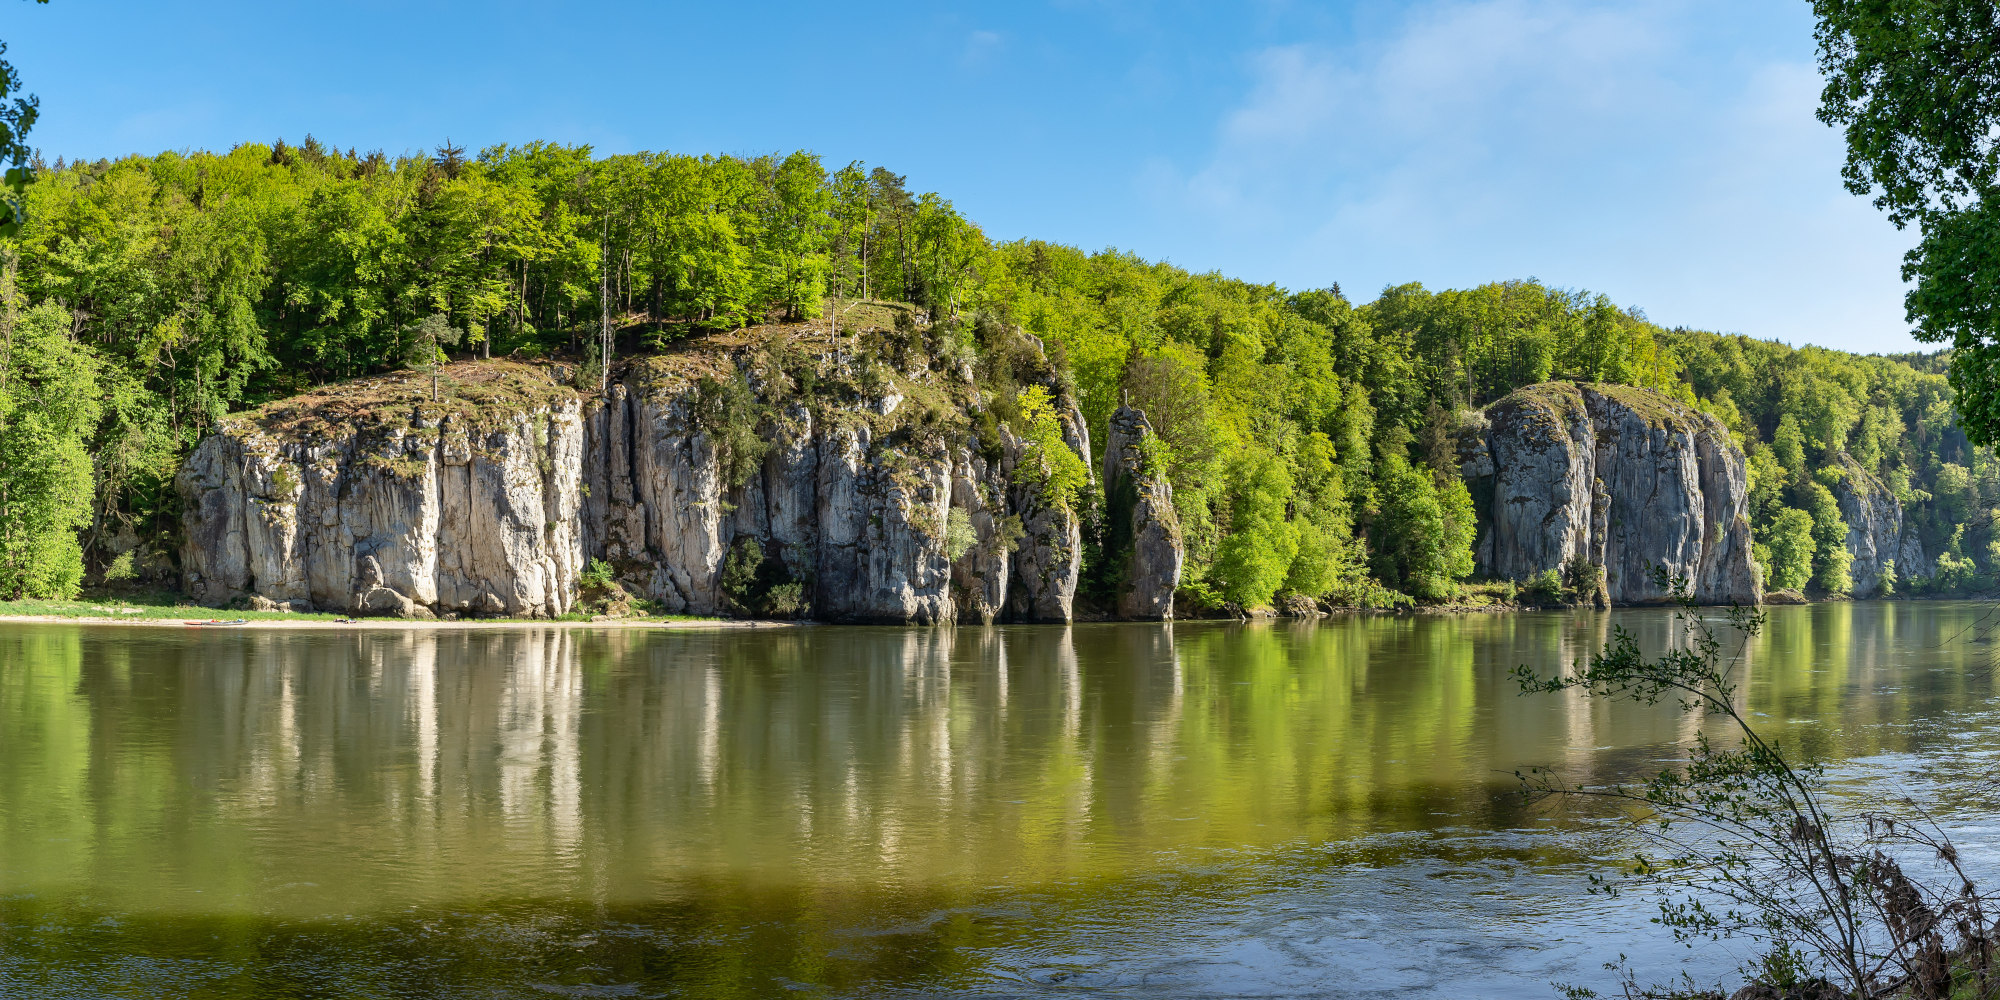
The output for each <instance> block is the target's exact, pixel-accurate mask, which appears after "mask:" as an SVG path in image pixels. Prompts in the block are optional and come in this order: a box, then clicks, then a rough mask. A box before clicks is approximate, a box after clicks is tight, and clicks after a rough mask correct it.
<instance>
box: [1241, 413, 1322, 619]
mask: <svg viewBox="0 0 2000 1000" xmlns="http://www.w3.org/2000/svg"><path fill="white" fill-rule="evenodd" d="M1229 483H1230V495H1231V497H1232V498H1233V502H1232V503H1231V504H1230V511H1229V533H1228V535H1226V536H1225V537H1224V538H1223V540H1222V545H1221V548H1220V549H1219V550H1218V551H1217V552H1216V557H1215V567H1214V577H1215V580H1216V583H1217V584H1218V589H1219V590H1220V592H1221V594H1222V596H1223V598H1224V599H1225V600H1228V601H1230V602H1232V603H1235V604H1237V605H1239V606H1241V607H1244V608H1257V607H1267V606H1269V605H1270V603H1271V598H1272V597H1273V596H1274V595H1276V594H1277V592H1278V588H1279V587H1281V586H1284V585H1285V582H1286V579H1287V577H1288V575H1289V574H1290V572H1291V569H1292V565H1293V563H1294V561H1295V560H1296V559H1297V557H1298V554H1299V532H1298V528H1297V526H1296V525H1294V524H1293V523H1292V522H1290V521H1287V520H1286V519H1285V508H1286V505H1287V504H1288V503H1289V501H1290V500H1291V498H1292V490H1293V483H1292V477H1291V474H1290V472H1289V471H1287V470H1286V468H1285V466H1284V463H1282V462H1280V461H1279V460H1278V458H1277V456H1275V455H1272V454H1270V453H1268V452H1265V451H1262V450H1261V449H1255V448H1251V449H1245V450H1244V452H1243V453H1242V454H1240V455H1238V456H1237V457H1236V459H1235V460H1234V461H1232V462H1231V463H1230V467H1229ZM1320 541H1321V544H1324V540H1323V539H1321V540H1320ZM1304 592H1305V593H1312V592H1311V591H1304Z"/></svg>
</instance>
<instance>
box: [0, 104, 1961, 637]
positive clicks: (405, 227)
mask: <svg viewBox="0 0 2000 1000" xmlns="http://www.w3.org/2000/svg"><path fill="white" fill-rule="evenodd" d="M40 173H41V177H40V180H39V181H38V182H37V183H36V184H35V185H33V187H32V188H31V191H30V195H31V198H30V202H29V208H30V217H29V223H28V225H27V226H26V228H25V229H24V230H23V232H22V233H21V235H20V236H19V238H18V239H16V240H13V241H11V242H9V243H6V244H5V245H4V253H5V268H4V271H5V274H4V284H0V298H4V314H0V326H4V332H5V340H4V345H0V596H14V595H18V594H31V595H62V594H67V593H72V592H74V591H75V590H76V589H77V587H78V586H79V585H80V584H82V583H84V582H98V581H104V580H112V581H115V580H118V579H121V578H130V577H133V576H144V575H146V574H148V573H152V574H158V575H161V576H168V575H170V573H171V565H170V561H171V556H170V553H171V551H172V544H171V543H172V538H173V533H174V532H175V531H176V530H177V524H178V519H177V511H176V508H175V504H176V503H177V501H176V499H175V497H174V493H173V490H172V488H171V482H172V478H173V475H174V471H175V469H176V467H177V465H178V463H179V462H180V460H181V458H182V457H183V456H184V455H185V454H186V452H187V450H188V448H189V447H190V446H191V445H192V444H193V442H194V441H196V440H197V438H198V437H199V436H200V435H201V434H202V432H203V430H204V428H206V427H208V426H210V425H211V424H213V423H214V422H215V421H216V420H217V419H218V418H219V417H221V416H222V415H223V414H225V413H227V412H230V411H233V410H238V409H241V408H244V407H247V406H251V405H254V404H258V403H261V402H264V401H268V400H272V399H276V398H280V397H285V396H288V395H292V394H296V393H299V392H301V391H303V390H306V389H308V388H311V387H313V386H316V385H322V384H325V383H327V382H330V381H336V380H341V379H346V378H351V377H355V376H360V375H366V374H370V373H375V372H381V371H384V370H389V369H395V368H401V367H407V366H413V365H414V366H418V367H425V366H428V365H431V364H434V363H435V362H436V361H437V360H438V354H439V351H440V349H441V348H443V349H446V350H450V351H452V352H454V353H455V354H456V356H460V357H463V356H468V355H471V356H492V355H515V356H520V357H535V356H542V355H549V354H563V355H566V356H571V357H574V358H576V359H578V360H582V361H584V362H585V367H586V368H588V367H590V366H592V365H595V364H596V363H597V354H596V352H597V350H598V344H599V342H600V332H601V331H602V330H603V329H604V328H606V327H609V328H610V329H611V330H612V331H613V333H614V338H613V343H614V349H615V350H616V351H617V352H618V353H620V354H629V353H632V352H644V351H648V350H654V349H657V348H660V347H662V346H664V345H667V344H670V343H672V342H674V341H677V340H680V339H683V338H688V337H699V336H702V335H704V333H706V332H711V331H719V330H726V329H732V328H736V327H740V326H743V325H746V324H752V323H759V322H771V321H786V320H800V319H808V318H813V317H826V316H828V315H829V313H831V314H832V316H833V318H834V320H835V322H839V320H840V316H841V315H842V314H845V313H847V312H848V311H849V310H850V309H851V308H852V305H853V303H856V302H858V301H862V300H870V299H875V300H894V301H902V302H908V303H913V304H915V305H916V306H918V307H919V308H920V309H921V310H923V311H924V312H926V313H927V314H928V315H929V316H930V317H931V318H932V322H933V323H934V324H943V325H944V327H945V328H947V329H949V330H952V331H955V334H956V336H958V337H959V338H960V339H961V341H962V342H963V344H964V346H965V347H967V348H968V349H970V350H972V351H975V352H979V351H982V350H983V349H984V347H985V345H987V344H989V343H992V342H994V337H993V332H994V331H998V330H1005V329H1007V328H1009V327H1012V326H1014V325H1019V326H1020V327H1023V328H1025V329H1026V330H1027V331H1028V332H1030V333H1033V334H1035V335H1036V336H1038V337H1040V338H1042V339H1043V340H1044V341H1045V342H1046V344H1047V345H1048V348H1049V350H1050V352H1051V353H1052V354H1053V355H1055V356H1056V357H1057V358H1058V360H1059V363H1060V365H1061V366H1062V368H1063V369H1064V371H1066V372H1067V374H1068V377H1069V378H1070V379H1071V380H1073V384H1074V387H1075V390H1076V394H1077V396H1078V398H1079V399H1080V400H1081V402H1082V406H1083V409H1084V413H1085V415H1086V416H1087V417H1088V418H1089V421H1088V422H1089V423H1090V424H1091V425H1093V426H1096V427H1102V426H1103V424H1104V421H1105V419H1106V417H1107V416H1108V415H1109V414H1110V412H1111V411H1112V410H1113V409H1114V408H1115V407H1116V406H1117V405H1118V404H1119V401H1120V400H1121V399H1122V398H1129V399H1130V400H1131V402H1132V403H1133V404H1134V405H1136V406H1139V407H1141V408H1143V409H1144V410H1145V411H1146V412H1147V413H1148V414H1149V415H1150V416H1151V418H1152V420H1153V422H1154V424H1155V425H1156V426H1157V428H1158V430H1159V432H1160V435H1161V437H1162V440H1163V443H1164V448H1163V449H1162V453H1161V454H1160V455H1159V458H1160V459H1161V460H1162V461H1163V462H1164V464H1165V467H1166V468H1167V469H1168V471H1169V474H1170V476H1171V480H1172V483H1173V487H1174V499H1175V504H1176V506H1177V507H1178V508H1180V511H1181V515H1182V516H1181V520H1182V523H1183V524H1184V525H1185V526H1187V528H1188V536H1189V537H1188V546H1189V552H1188V572H1187V576H1186V579H1187V580H1188V581H1189V583H1188V587H1189V588H1191V589H1192V590H1193V591H1195V592H1196V596H1198V597H1201V598H1204V599H1211V600H1216V601H1220V600H1231V601H1236V602H1239V603H1242V604H1244V605H1246V606H1247V605H1257V604H1264V603H1269V602H1272V601H1273V600H1274V599H1276V598H1278V597H1281V596H1283V595H1285V594H1287V593H1298V594H1304V595H1307V596H1313V597H1327V596H1331V597H1333V598H1334V599H1338V600H1367V601H1380V600H1394V599H1396V598H1395V596H1394V595H1393V594H1392V593H1390V592H1391V591H1397V592H1401V593H1405V594H1409V595H1413V596H1415V597H1416V598H1418V599H1422V600H1447V599H1450V598H1452V597H1454V596H1455V595H1456V594H1457V593H1458V591H1459V588H1460V581H1461V580H1462V579H1464V578H1465V577H1466V576H1467V575H1468V574H1469V573H1470V572H1471V568H1472V561H1471V558H1470V555H1469V546H1470V545H1471V543H1472V540H1473V539H1472V535H1473V526H1472V524H1471V517H1472V505H1471V502H1470V500H1469V498H1468V496H1467V493H1466V489H1465V486H1464V485H1463V484H1462V482H1461V481H1460V480H1459V477H1458V475H1457V468H1456V457H1455V453H1454V442H1455V439H1456V436H1457V429H1458V427H1459V426H1460V425H1461V423H1462V421H1463V420H1464V419H1465V418H1464V416H1463V415H1464V412H1465V411H1467V410H1469V409H1473V408H1477V407H1480V406H1483V405H1485V404H1487V403H1489V402H1491V401H1493V400H1495V399H1497V398H1499V397H1501V396H1503V395H1505V394H1507V393H1508V392H1509V391H1511V390H1512V389H1514V388H1516V387H1518V386H1522V385H1526V384H1530V383H1534V382H1540V381H1545V380H1549V379H1568V380H1576V381H1602V382H1617V383H1627V384H1632V385H1639V386H1646V387H1650V388H1653V389H1657V390H1659V391H1662V392H1665V393H1668V394H1671V395H1673V396H1676V397H1678V398H1681V399H1683V400H1686V401H1688V402H1691V403H1694V404H1696V405H1698V406H1700V407H1702V408H1704V409H1706V410H1708V411H1709V412H1711V413H1713V414H1715V415H1716V416H1718V417H1720V418H1721V419H1722V420H1723V421H1724V422H1725V423H1726V424H1727V425H1728V426H1729V428H1730V429H1731V430H1732V431H1733V432H1734V433H1735V434H1736V435H1737V437H1738V438H1739V439H1740V440H1741V442H1742V444H1743V445H1744V447H1745V449H1746V450H1747V451H1748V454H1749V459H1750V466H1749V467H1750V474H1751V478H1752V493H1753V508H1754V509H1753V527H1754V529H1755V530H1756V532H1757V533H1758V538H1759V546H1758V551H1759V556H1760V559H1761V560H1762V561H1763V562H1764V563H1765V568H1766V579H1767V581H1768V583H1769V585H1771V586H1774V587H1786V586H1810V587H1812V588H1815V589H1819V590H1822V591H1827V592H1841V591H1844V590H1846V589H1848V588H1849V586H1850V582H1849V581H1848V579H1847V574H1846V569H1845V561H1844V559H1843V558H1841V557H1840V556H1839V553H1838V550H1839V549H1840V547H1841V545H1842V539H1844V537H1845V535H1846V530H1847V529H1846V525H1845V524H1844V523H1842V522H1841V514H1840V510H1839V508H1838V506H1837V504H1836V503H1835V502H1834V499H1833V496H1832V494H1831V492H1830V490H1829V485H1830V484H1831V483H1832V482H1833V481H1835V480H1836V479H1837V478H1838V477H1841V476H1848V475H1873V476H1876V477H1879V478H1880V479H1882V480H1883V481H1884V482H1886V483H1887V484H1888V486H1889V487H1890V489H1892V490H1893V491H1894V492H1895V494H1896V495H1897V496H1898V497H1900V498H1901V499H1902V501H1903V502H1904V504H1905V505H1906V506H1907V507H1908V509H1909V510H1910V512H1911V517H1912V519H1913V521H1914V523H1915V524H1916V525H1917V527H1918V531H1919V533H1920V535H1921V537H1922V540H1923V542H1924V545H1925V548H1926V551H1927V552H1930V553H1942V555H1941V556H1939V557H1938V560H1937V563H1936V564H1935V565H1933V566H1925V567H1900V568H1899V572H1900V575H1901V576H1902V577H1903V580H1902V582H1901V584H1900V586H1901V588H1902V589H1903V590H1904V591H1905V592H1907V591H1909V590H1911V589H1913V588H1914V589H1917V590H1929V591H1938V590H1947V591H1948V590H1958V589H1965V588H1972V587H1983V586H1990V585H1991V584H1992V581H1993V578H1994V576H1995V574H1996V571H2000V467H1996V465H1995V463H1994V459H1993V456H1992V454H1991V453H1990V452H1988V451H1986V450H1984V449H1975V448H1972V447H1970V446H1968V444H1967V442H1966V439H1965V437H1964V435H1963V434H1961V433H1960V432H1959V431H1958V430H1957V429H1956V427H1955V425H1954V419H1953V413H1952V397H1951V393H1950V390H1949V388H1948V387H1947V386H1946V384H1945V380H1944V378H1943V377H1942V375H1940V374H1938V373H1939V371H1941V365H1942V362H1941V360H1940V359H1939V357H1938V356H1936V355H1928V356H1922V355H1908V356H1901V357H1894V358H1885V357H1860V356H1856V355H1852V354H1846V353H1843V352H1838V351H1828V350H1821V349H1818V348H1804V349H1793V348H1790V347H1786V346H1783V345H1780V344H1774V343H1769V342H1764V341H1758V340H1753V339H1749V338H1747V337H1742V336H1720V335H1716V334H1710V333H1702V332H1696V331H1688V330H1681V329H1672V330H1670V329H1665V328H1662V327H1660V326H1657V325H1655V324H1653V323H1651V322H1648V321H1647V320H1646V319H1645V318H1644V317H1643V315H1642V314H1640V313H1639V312H1637V311H1636V310H1630V309H1621V308H1619V307H1617V306H1615V305H1613V304H1612V303H1611V302H1610V301H1609V300H1607V299H1606V298H1605V297H1603V296H1601V295H1592V294H1589V293H1585V292H1578V291H1568V290H1563V289H1559V288H1553V287H1548V286H1544V285H1542V284H1539V283H1536V282H1533V281H1511V282H1502V283H1496V284H1491V285H1485V286H1481V287H1479V288H1473V289H1468V290H1462V291H1442V292H1433V291H1430V290H1427V289H1425V288H1423V287H1422V286H1420V285H1415V284H1411V285H1402V286H1397V287H1391V288H1387V289H1383V290H1382V291H1381V292H1380V293H1379V294H1378V295H1377V296H1376V297H1375V299H1374V300H1373V301H1371V302H1368V303H1366V304H1356V303H1355V302H1353V301H1352V300H1350V299H1349V298H1348V297H1347V296H1346V295H1345V294H1343V293H1342V291H1341V290H1340V289H1339V287H1338V286H1335V285H1329V287H1327V288H1323V289H1310V290H1303V291H1291V290H1287V289H1283V288H1279V287H1277V286H1275V285H1268V284H1256V283H1253V282H1249V281H1244V280H1240V279H1236V278H1228V277H1224V276H1222V275H1219V274H1191V273H1189V272H1186V271H1184V270H1181V269H1179V268H1176V267H1173V266H1171V265H1168V264H1162V263H1153V262H1148V261H1146V260H1143V259H1141V258H1139V257H1137V256H1134V255H1132V254H1129V253H1125V252H1121V251H1117V250H1105V251H1101V252H1097V253H1086V252H1083V251H1080V250H1077V249H1074V248H1071V247H1067V246H1061V245H1056V244H1051V243H1045V242H1041V241H1037V240H1021V241H1016V242H1002V243H996V242H994V241H992V240H989V239H988V238H987V237H986V236H985V235H984V234H983V233H982V232H981V230H980V229H979V227H978V226H977V225H976V224H974V223H973V222H972V221H970V220H968V219H966V218H964V217H963V216H961V215H960V214H959V213H958V212H957V211H956V210H954V208H953V207H952V204H951V202H949V201H947V200H945V199H944V198H942V197H940V196H938V195H935V194H915V193H912V192H911V191H909V190H907V189H906V188H905V186H904V183H903V179H902V178H901V177H898V176H896V175H894V174H892V173H890V172H888V171H886V170H884V169H881V168H875V169H872V170H871V169H865V168H864V167H863V166H861V165H860V164H852V165H848V166H845V167H841V168H839V169H835V170H828V169H827V168H826V166H825V165H823V164H822V163H821V162H820V161H819V160H818V159H817V158H815V157H813V156H811V155H808V154H805V153H795V154H792V155H790V156H784V157H778V156H772V157H762V158H755V159H744V158H737V157H718V156H683V155H670V154H665V153H641V154H635V155H629V156H611V157H599V156H596V155H594V154H593V153H592V151H591V150H590V149H589V148H587V147H564V146H556V145H550V144H545V143H532V144H529V145H526V146H519V147H494V148H491V149H487V150H484V151H481V152H480V153H478V154H477V155H468V154H467V153H466V152H465V151H464V150H460V149H456V148H442V149H439V150H438V151H437V152H436V154H435V155H433V156H427V157H425V156H413V157H402V158H394V159H392V158H387V157H384V156H383V155H381V154H380V153H371V154H367V155H356V154H355V153H354V152H353V151H352V150H349V151H347V152H345V153H342V152H340V151H338V150H335V149H331V148H328V147H326V146H324V145H322V144H321V143H319V142H318V141H315V140H313V139H311V138H308V139H306V140H305V141H304V142H303V143H302V144H299V145H296V146H292V145H287V144H285V143H283V142H280V143H277V144H276V145H272V146H265V145H257V144H249V145H244V146H240V147H237V148H236V149H234V150H231V151H230V152H228V153H226V154H211V153H164V154H161V155H159V156H153V157H131V158H127V159H123V160H119V161H116V162H106V161H99V162H95V163H73V164H62V163H57V164H53V165H49V164H44V165H43V166H42V169H41V171H40ZM1005 402H1007V401H1002V403H1003V404H1004V403H1005ZM999 408H1001V409H1006V408H1007V407H1006V406H1004V405H1002V406H1000V407H999ZM1100 446H1101V442H1100ZM1849 458H1851V461H1850V460H1849ZM1086 578H1087V579H1088V571H1087V572H1086Z"/></svg>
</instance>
